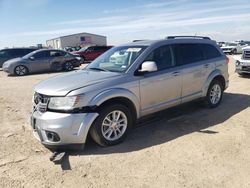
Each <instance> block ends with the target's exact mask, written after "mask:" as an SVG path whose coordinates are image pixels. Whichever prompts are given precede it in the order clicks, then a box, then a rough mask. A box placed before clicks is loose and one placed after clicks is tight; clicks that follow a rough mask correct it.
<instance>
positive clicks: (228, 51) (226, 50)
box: [222, 49, 234, 53]
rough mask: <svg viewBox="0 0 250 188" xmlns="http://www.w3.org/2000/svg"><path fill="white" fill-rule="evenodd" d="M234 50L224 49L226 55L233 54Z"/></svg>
mask: <svg viewBox="0 0 250 188" xmlns="http://www.w3.org/2000/svg"><path fill="white" fill-rule="evenodd" d="M233 50H234V49H222V51H223V52H224V53H232V52H233Z"/></svg>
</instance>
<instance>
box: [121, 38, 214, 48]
mask: <svg viewBox="0 0 250 188" xmlns="http://www.w3.org/2000/svg"><path fill="white" fill-rule="evenodd" d="M161 43H162V44H165V43H171V44H173V43H176V44H178V43H205V44H215V43H216V42H215V41H214V40H210V39H198V38H197V39H196V38H176V39H172V38H171V39H161V40H138V41H136V42H131V43H127V44H124V45H122V46H151V45H155V44H161Z"/></svg>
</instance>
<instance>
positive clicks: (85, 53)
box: [73, 46, 113, 62]
mask: <svg viewBox="0 0 250 188" xmlns="http://www.w3.org/2000/svg"><path fill="white" fill-rule="evenodd" d="M112 47H113V46H89V47H83V48H81V49H80V50H79V51H76V52H73V54H78V55H79V56H81V58H82V60H83V62H88V61H93V60H95V59H96V58H97V57H98V56H100V55H101V54H103V53H104V52H106V51H107V50H109V49H110V48H112Z"/></svg>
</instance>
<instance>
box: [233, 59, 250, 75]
mask: <svg viewBox="0 0 250 188" xmlns="http://www.w3.org/2000/svg"><path fill="white" fill-rule="evenodd" d="M235 71H236V72H237V73H250V60H246V61H237V62H236V66H235Z"/></svg>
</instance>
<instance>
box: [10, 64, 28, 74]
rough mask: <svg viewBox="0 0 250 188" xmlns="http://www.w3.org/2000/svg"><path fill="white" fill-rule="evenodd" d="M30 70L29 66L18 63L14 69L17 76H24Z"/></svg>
mask: <svg viewBox="0 0 250 188" xmlns="http://www.w3.org/2000/svg"><path fill="white" fill-rule="evenodd" d="M28 72H29V71H28V68H27V67H25V66H23V65H18V66H16V67H15V69H14V73H15V75H17V76H24V75H26V74H28Z"/></svg>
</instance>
